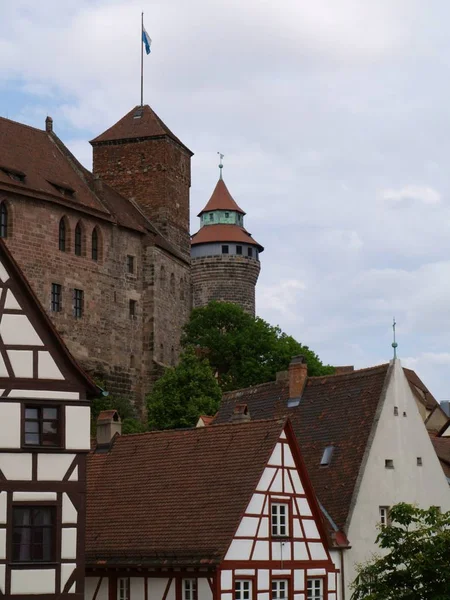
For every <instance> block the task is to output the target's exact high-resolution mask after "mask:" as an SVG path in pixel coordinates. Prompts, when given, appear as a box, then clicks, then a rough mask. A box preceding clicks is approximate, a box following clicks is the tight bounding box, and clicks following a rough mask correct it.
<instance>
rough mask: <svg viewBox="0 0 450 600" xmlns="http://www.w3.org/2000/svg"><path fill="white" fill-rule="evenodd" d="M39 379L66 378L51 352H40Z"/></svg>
mask: <svg viewBox="0 0 450 600" xmlns="http://www.w3.org/2000/svg"><path fill="white" fill-rule="evenodd" d="M38 377H39V379H64V376H63V374H62V373H61V371H60V370H59V368H58V367H57V365H56V363H55V361H54V360H53V357H52V355H51V354H50V352H47V351H42V352H38Z"/></svg>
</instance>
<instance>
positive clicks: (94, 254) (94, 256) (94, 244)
mask: <svg viewBox="0 0 450 600" xmlns="http://www.w3.org/2000/svg"><path fill="white" fill-rule="evenodd" d="M92 260H98V232H97V227H95V229H94V231H93V232H92Z"/></svg>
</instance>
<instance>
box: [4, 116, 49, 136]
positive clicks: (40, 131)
mask: <svg viewBox="0 0 450 600" xmlns="http://www.w3.org/2000/svg"><path fill="white" fill-rule="evenodd" d="M0 120H1V121H8V123H14V125H19V126H20V127H25V128H26V129H32V130H33V131H38V132H39V133H43V134H47V131H45V129H39V127H34V126H33V125H27V124H26V123H21V122H20V121H14V119H8V118H7V117H2V116H0Z"/></svg>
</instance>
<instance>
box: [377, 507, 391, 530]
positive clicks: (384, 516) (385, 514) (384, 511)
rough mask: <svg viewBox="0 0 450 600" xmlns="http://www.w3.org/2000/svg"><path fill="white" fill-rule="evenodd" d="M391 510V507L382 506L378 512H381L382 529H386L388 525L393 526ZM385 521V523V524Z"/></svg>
mask: <svg viewBox="0 0 450 600" xmlns="http://www.w3.org/2000/svg"><path fill="white" fill-rule="evenodd" d="M390 510H391V507H390V506H380V507H379V509H378V511H379V517H380V520H379V523H380V525H381V526H382V527H386V526H387V525H390V524H391V518H390V515H389V513H390ZM383 521H384V523H383Z"/></svg>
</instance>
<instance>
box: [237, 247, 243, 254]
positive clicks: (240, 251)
mask: <svg viewBox="0 0 450 600" xmlns="http://www.w3.org/2000/svg"><path fill="white" fill-rule="evenodd" d="M236 254H242V246H236Z"/></svg>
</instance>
